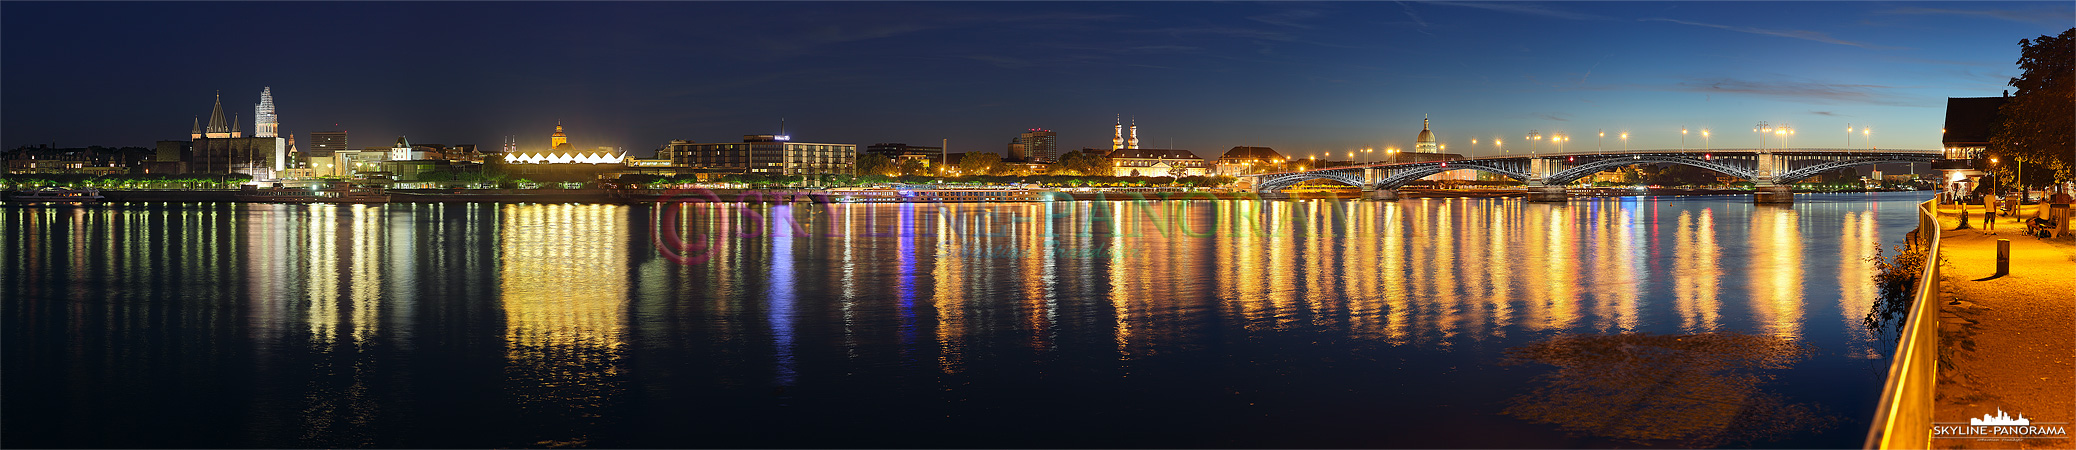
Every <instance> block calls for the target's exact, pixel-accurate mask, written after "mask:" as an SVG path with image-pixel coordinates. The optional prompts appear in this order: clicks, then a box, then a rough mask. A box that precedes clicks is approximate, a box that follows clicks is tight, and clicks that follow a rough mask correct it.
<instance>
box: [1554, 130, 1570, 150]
mask: <svg viewBox="0 0 2076 450" xmlns="http://www.w3.org/2000/svg"><path fill="white" fill-rule="evenodd" d="M1569 140H1571V137H1570V136H1565V135H1564V133H1556V135H1555V136H1551V137H1550V142H1555V143H1557V153H1564V141H1569Z"/></svg>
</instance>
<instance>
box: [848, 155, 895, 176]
mask: <svg viewBox="0 0 2076 450" xmlns="http://www.w3.org/2000/svg"><path fill="white" fill-rule="evenodd" d="M857 164H858V175H860V176H867V175H879V176H898V175H901V172H900V171H901V166H900V165H899V164H897V163H895V162H894V159H893V158H888V157H887V156H886V155H881V154H876V153H867V154H863V155H858V163H857Z"/></svg>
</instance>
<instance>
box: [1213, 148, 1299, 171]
mask: <svg viewBox="0 0 2076 450" xmlns="http://www.w3.org/2000/svg"><path fill="white" fill-rule="evenodd" d="M1280 164H1283V154H1282V153H1276V149H1273V148H1268V147H1233V149H1232V150H1226V151H1225V154H1223V155H1219V156H1218V167H1217V168H1218V174H1219V175H1227V176H1239V175H1247V174H1256V173H1265V172H1267V171H1269V170H1271V169H1272V168H1275V167H1278V165H1280Z"/></svg>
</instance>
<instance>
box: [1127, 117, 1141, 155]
mask: <svg viewBox="0 0 2076 450" xmlns="http://www.w3.org/2000/svg"><path fill="white" fill-rule="evenodd" d="M1125 148H1129V149H1133V150H1137V149H1139V119H1138V118H1133V119H1132V140H1129V141H1125Z"/></svg>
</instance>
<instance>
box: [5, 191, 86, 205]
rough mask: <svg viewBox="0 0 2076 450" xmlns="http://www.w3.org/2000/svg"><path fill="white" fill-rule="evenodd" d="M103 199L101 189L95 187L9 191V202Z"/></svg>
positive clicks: (67, 201) (75, 201)
mask: <svg viewBox="0 0 2076 450" xmlns="http://www.w3.org/2000/svg"><path fill="white" fill-rule="evenodd" d="M101 199H102V197H101V190H100V189H94V188H86V189H65V188H43V189H37V190H31V191H11V192H8V193H7V203H12V204H27V203H97V202H100V201H101Z"/></svg>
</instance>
